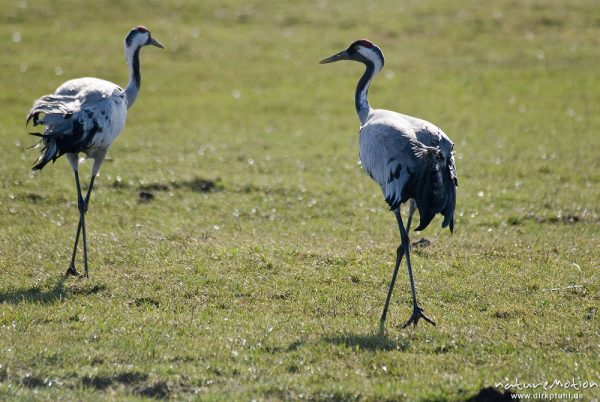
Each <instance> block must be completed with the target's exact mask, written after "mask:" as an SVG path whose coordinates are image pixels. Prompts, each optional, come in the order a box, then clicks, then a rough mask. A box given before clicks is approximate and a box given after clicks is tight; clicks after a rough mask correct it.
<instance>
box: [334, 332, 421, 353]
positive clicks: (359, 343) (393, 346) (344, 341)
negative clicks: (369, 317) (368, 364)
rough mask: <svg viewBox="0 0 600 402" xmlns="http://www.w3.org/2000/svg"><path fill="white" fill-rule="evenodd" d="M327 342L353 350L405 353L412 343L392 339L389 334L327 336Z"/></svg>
mask: <svg viewBox="0 0 600 402" xmlns="http://www.w3.org/2000/svg"><path fill="white" fill-rule="evenodd" d="M323 339H324V340H325V341H326V342H329V343H332V344H334V345H344V346H346V347H349V348H352V349H363V350H371V351H376V350H383V351H386V350H400V351H405V350H407V349H408V348H409V346H410V343H409V341H408V340H406V339H392V338H390V337H389V336H388V335H387V334H380V333H371V334H366V335H358V334H343V335H338V336H327V337H325V338H323Z"/></svg>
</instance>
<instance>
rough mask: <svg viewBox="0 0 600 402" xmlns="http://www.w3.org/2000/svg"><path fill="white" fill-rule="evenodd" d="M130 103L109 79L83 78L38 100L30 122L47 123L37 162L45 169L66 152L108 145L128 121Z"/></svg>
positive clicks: (88, 150) (88, 149)
mask: <svg viewBox="0 0 600 402" xmlns="http://www.w3.org/2000/svg"><path fill="white" fill-rule="evenodd" d="M126 114H127V107H126V104H125V100H124V95H123V93H122V90H121V89H120V88H119V87H117V86H116V85H115V84H112V83H110V82H108V81H104V80H98V79H94V78H83V79H78V80H71V81H67V82H66V83H65V84H63V85H62V86H61V87H59V89H58V90H57V91H56V93H55V94H54V95H47V96H43V97H42V98H40V99H38V100H37V101H35V102H34V104H33V107H32V109H31V111H30V112H29V115H28V116H27V123H29V122H30V121H31V120H33V124H34V126H37V125H43V126H45V129H44V132H43V133H42V134H40V133H34V134H33V135H36V136H39V137H41V138H42V140H41V141H42V143H43V145H44V147H43V148H42V151H41V154H40V156H39V158H38V160H37V161H36V163H35V165H34V166H33V170H39V169H42V168H43V167H44V166H45V165H46V164H47V163H48V162H50V161H55V160H56V159H57V158H59V157H60V156H61V155H63V154H65V153H79V152H84V153H87V154H89V152H90V150H91V149H92V148H93V147H95V148H107V147H108V145H110V143H111V142H112V140H113V139H114V138H115V137H116V135H118V133H119V132H120V131H121V129H122V127H123V125H124V124H125V118H126Z"/></svg>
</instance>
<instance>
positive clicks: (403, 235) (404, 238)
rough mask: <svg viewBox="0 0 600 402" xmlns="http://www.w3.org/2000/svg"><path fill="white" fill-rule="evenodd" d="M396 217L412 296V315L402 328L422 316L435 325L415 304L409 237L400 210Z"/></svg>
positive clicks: (415, 293)
mask: <svg viewBox="0 0 600 402" xmlns="http://www.w3.org/2000/svg"><path fill="white" fill-rule="evenodd" d="M414 212H415V211H414V208H413V204H412V203H411V209H410V216H409V218H408V227H409V228H410V221H411V218H412V214H414ZM396 219H397V220H398V227H399V228H400V238H401V239H402V245H403V246H404V254H405V255H406V265H407V266H408V277H409V278H410V289H411V291H412V298H413V313H412V316H411V317H410V318H409V319H408V321H406V323H404V325H403V326H402V328H406V327H408V326H409V325H410V324H414V325H415V326H416V325H417V323H418V322H419V320H420V319H421V318H422V319H424V320H425V321H427V322H428V323H430V324H431V325H434V326H435V322H434V321H433V320H431V319H430V318H429V317H427V316H426V315H425V314H424V313H423V309H422V308H421V307H420V306H419V305H418V304H417V292H416V290H415V281H414V279H413V273H412V266H411V263H410V239H409V238H408V233H407V231H406V229H404V225H403V223H402V217H401V216H400V212H399V211H398V212H397V213H396Z"/></svg>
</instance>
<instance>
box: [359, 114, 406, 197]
mask: <svg viewBox="0 0 600 402" xmlns="http://www.w3.org/2000/svg"><path fill="white" fill-rule="evenodd" d="M359 141H360V161H361V163H362V165H363V168H364V169H365V171H366V172H367V173H368V174H369V176H371V178H372V179H373V180H375V181H376V182H377V183H378V184H379V186H380V187H381V190H382V191H383V194H384V196H385V200H386V202H387V203H388V205H389V206H390V209H396V208H398V207H399V206H400V204H402V203H403V202H406V201H407V200H408V199H409V198H411V197H409V196H408V193H407V192H406V185H407V183H408V182H409V180H410V178H411V172H412V170H414V168H415V166H416V164H417V160H416V157H415V154H414V152H413V150H412V148H413V146H412V143H413V142H415V140H414V139H411V138H409V137H407V136H403V135H401V133H399V132H398V131H395V130H390V128H389V126H385V125H378V124H371V125H368V126H365V127H363V129H362V130H361V133H360V139H359Z"/></svg>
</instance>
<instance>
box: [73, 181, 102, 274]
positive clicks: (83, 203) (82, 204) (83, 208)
mask: <svg viewBox="0 0 600 402" xmlns="http://www.w3.org/2000/svg"><path fill="white" fill-rule="evenodd" d="M95 178H96V176H95V175H93V176H92V179H91V180H90V186H89V187H88V190H87V194H86V196H85V200H84V199H83V197H82V194H81V185H80V183H79V172H78V171H75V183H76V185H77V207H78V209H79V224H78V225H77V233H76V235H75V244H74V245H73V254H72V255H71V264H70V265H69V268H68V269H67V272H66V275H75V276H79V272H77V269H76V268H75V256H76V255H77V245H78V244H79V234H80V233H81V231H82V230H83V261H84V266H85V276H86V278H87V277H88V265H87V238H86V231H85V214H86V212H87V209H88V204H89V201H90V195H91V193H92V188H93V187H94V180H95Z"/></svg>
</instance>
